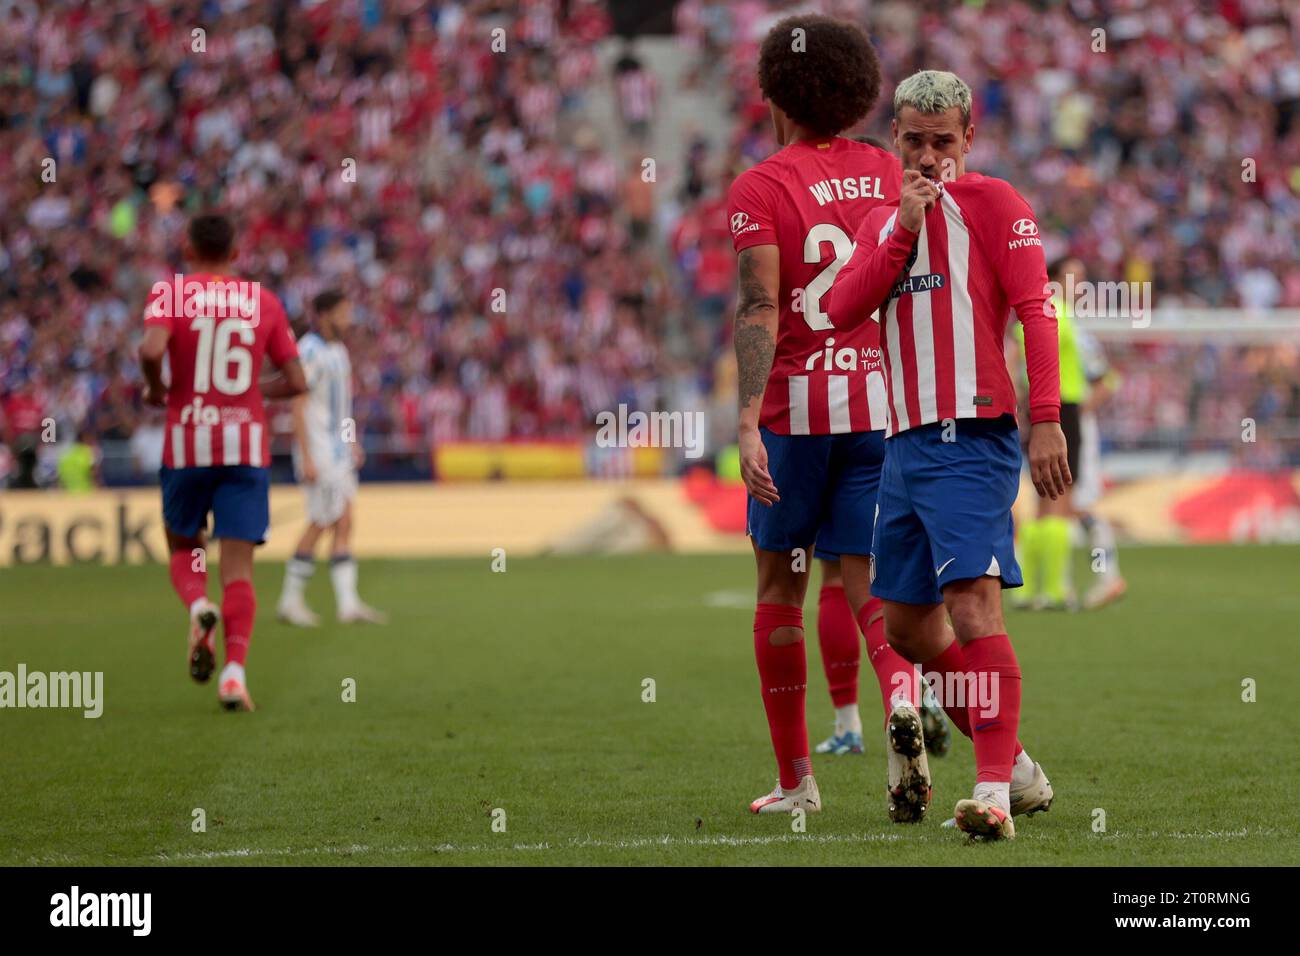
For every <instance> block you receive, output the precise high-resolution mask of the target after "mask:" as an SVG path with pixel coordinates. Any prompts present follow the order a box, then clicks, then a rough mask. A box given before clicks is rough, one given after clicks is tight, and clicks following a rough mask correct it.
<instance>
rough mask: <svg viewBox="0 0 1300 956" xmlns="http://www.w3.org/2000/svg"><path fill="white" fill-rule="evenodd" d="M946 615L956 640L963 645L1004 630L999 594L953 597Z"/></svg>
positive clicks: (984, 593) (978, 593)
mask: <svg viewBox="0 0 1300 956" xmlns="http://www.w3.org/2000/svg"><path fill="white" fill-rule="evenodd" d="M948 613H949V615H950V616H951V617H952V629H953V631H954V632H955V633H956V635H957V640H959V641H962V642H963V643H964V642H966V641H973V640H975V639H976V638H978V637H987V636H988V635H990V634H1000V633H1002V631H1003V630H1005V628H1004V627H1003V625H1002V603H1001V595H1000V594H997V595H991V594H990V593H986V592H983V591H980V592H970V593H963V594H957V595H954V596H953V597H952V599H951V600H949V602H948Z"/></svg>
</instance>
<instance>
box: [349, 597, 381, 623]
mask: <svg viewBox="0 0 1300 956" xmlns="http://www.w3.org/2000/svg"><path fill="white" fill-rule="evenodd" d="M339 621H340V622H341V623H343V624H387V623H388V615H387V614H385V613H384V612H383V611H379V610H376V609H375V608H373V607H371V606H370V605H369V604H366V603H365V602H363V601H357V602H356V603H355V604H350V605H348V606H347V607H344V608H340V609H339Z"/></svg>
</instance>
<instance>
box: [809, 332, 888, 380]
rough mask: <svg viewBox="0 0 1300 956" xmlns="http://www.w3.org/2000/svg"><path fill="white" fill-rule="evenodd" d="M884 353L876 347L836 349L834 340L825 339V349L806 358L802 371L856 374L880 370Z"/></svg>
mask: <svg viewBox="0 0 1300 956" xmlns="http://www.w3.org/2000/svg"><path fill="white" fill-rule="evenodd" d="M883 357H884V353H882V352H881V351H880V349H879V348H878V347H877V346H869V347H867V348H863V349H858V348H852V347H849V346H846V347H844V348H839V349H837V348H836V347H835V340H834V339H827V340H826V346H825V348H822V349H819V350H818V351H816V352H813V353H812V355H809V356H808V360H807V361H806V362H804V366H803V367H804V371H807V372H816V371H818V370H819V369H820V370H821V371H823V372H857V371H870V370H871V369H873V368H874V369H878V368H881V364H880V363H881V360H882V358H883Z"/></svg>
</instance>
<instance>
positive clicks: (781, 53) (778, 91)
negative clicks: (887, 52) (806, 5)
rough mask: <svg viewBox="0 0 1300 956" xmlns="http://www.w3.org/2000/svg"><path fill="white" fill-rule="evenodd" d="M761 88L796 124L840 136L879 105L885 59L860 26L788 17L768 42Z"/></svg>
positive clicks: (760, 59) (762, 61)
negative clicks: (879, 56) (879, 55)
mask: <svg viewBox="0 0 1300 956" xmlns="http://www.w3.org/2000/svg"><path fill="white" fill-rule="evenodd" d="M796 29H799V30H803V31H804V32H803V34H802V36H798V35H796V34H795V33H794V31H795V30H796ZM796 40H800V41H801V42H799V43H796ZM758 85H759V87H761V88H762V90H763V95H764V96H765V97H767V98H768V99H769V100H771V101H772V102H773V103H775V104H776V105H777V106H779V107H780V108H781V109H782V110H783V111H784V112H785V114H786V115H787V116H788V117H790V119H791V120H793V121H794V122H796V123H798V124H799V125H800V126H803V127H805V128H807V129H809V130H811V131H812V132H813V133H815V134H817V135H818V136H834V135H835V134H836V133H839V132H841V131H843V130H846V129H848V128H849V127H850V126H852V125H853V124H854V123H856V122H857V121H858V120H860V119H862V117H864V116H866V115H867V113H868V112H869V111H870V110H871V108H872V107H873V106H875V105H876V99H877V97H879V96H880V60H879V58H877V56H876V50H875V48H874V47H873V46H872V45H871V41H870V40H868V39H867V35H866V34H865V33H864V32H863V31H862V28H861V27H859V26H858V25H857V24H856V23H849V22H848V21H846V20H833V19H831V18H830V17H825V16H821V15H820V14H809V15H805V16H794V17H786V18H785V19H784V20H782V21H781V22H780V23H778V24H776V26H774V27H772V29H771V30H769V31H768V33H767V36H766V37H765V38H764V39H763V48H762V50H761V51H760V52H759V55H758Z"/></svg>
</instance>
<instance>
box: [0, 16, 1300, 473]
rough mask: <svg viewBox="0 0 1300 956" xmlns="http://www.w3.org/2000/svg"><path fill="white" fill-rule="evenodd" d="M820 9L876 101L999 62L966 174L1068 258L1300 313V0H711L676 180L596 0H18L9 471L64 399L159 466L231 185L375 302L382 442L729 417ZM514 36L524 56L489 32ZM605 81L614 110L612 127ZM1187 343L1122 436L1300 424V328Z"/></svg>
mask: <svg viewBox="0 0 1300 956" xmlns="http://www.w3.org/2000/svg"><path fill="white" fill-rule="evenodd" d="M811 7H818V8H820V9H822V10H824V11H825V12H829V13H835V14H838V15H842V16H846V17H850V18H854V19H858V20H859V21H861V22H863V23H864V24H865V25H866V26H867V27H868V29H869V31H870V32H871V35H872V36H873V38H874V39H875V41H876V42H877V45H878V47H879V49H880V52H881V57H882V61H883V66H884V71H885V76H886V81H887V82H886V88H885V91H884V95H883V97H882V99H885V100H887V98H888V96H889V94H890V92H891V91H892V84H893V82H894V81H895V80H896V79H898V78H900V77H902V76H905V75H907V74H909V73H911V72H913V71H914V70H917V69H921V68H924V67H943V68H948V69H952V70H954V71H955V72H957V73H959V74H960V75H962V76H963V77H964V78H965V79H967V81H969V82H970V83H971V85H972V87H973V88H974V90H975V93H976V99H977V115H976V123H977V141H976V149H975V153H974V155H973V158H972V166H973V167H974V168H976V169H979V170H980V171H982V172H986V173H989V174H991V175H995V176H1001V177H1004V178H1006V179H1008V180H1010V181H1011V182H1013V183H1014V184H1016V185H1017V186H1018V187H1019V188H1020V189H1021V191H1022V192H1023V193H1024V194H1025V196H1026V197H1027V198H1028V199H1029V201H1030V202H1031V203H1032V204H1033V206H1034V208H1035V210H1036V212H1037V213H1038V215H1039V217H1040V220H1041V222H1042V224H1043V227H1044V234H1045V242H1046V245H1047V251H1048V256H1049V258H1051V257H1052V256H1053V255H1057V254H1062V253H1064V252H1065V251H1066V250H1067V249H1068V250H1069V251H1071V252H1073V253H1074V254H1076V255H1078V256H1080V257H1081V258H1082V259H1083V260H1084V261H1085V262H1086V263H1087V265H1088V267H1089V273H1090V276H1092V277H1094V278H1104V279H1124V280H1130V281H1150V282H1151V283H1153V288H1154V294H1155V299H1156V304H1157V305H1159V306H1170V305H1180V304H1181V305H1185V306H1189V307H1195V306H1208V307H1244V308H1260V309H1266V308H1274V307H1283V306H1285V307H1300V57H1298V56H1297V53H1296V50H1297V48H1300V5H1297V4H1295V3H1289V2H1287V0H1218V2H1210V0H1199V2H1198V0H1160V2H1155V0H1070V2H1062V3H1049V2H1034V3H1030V2H1011V3H987V4H986V3H969V4H966V5H956V4H951V3H947V2H939V0H925V2H916V0H906V2H904V0H896V2H883V3H867V2H863V0H846V2H835V0H828V2H825V3H820V4H816V3H802V4H793V3H778V2H773V3H767V2H762V0H738V2H728V3H722V2H708V0H683V2H681V3H679V4H678V5H677V7H676V10H675V13H674V18H675V19H674V22H675V26H676V31H677V38H676V42H677V43H678V44H680V46H681V47H682V48H683V49H684V50H686V51H688V53H687V55H688V56H689V58H690V60H691V68H690V69H689V70H688V71H687V73H686V74H685V78H684V80H682V82H683V83H684V84H686V85H687V86H689V87H694V88H697V89H711V90H717V91H718V92H719V95H722V96H725V97H726V98H727V100H728V115H729V116H730V117H731V122H732V123H733V128H732V130H731V133H730V135H729V137H728V139H727V144H728V145H727V147H726V149H725V150H723V151H716V150H710V148H709V146H708V144H707V142H706V140H704V139H703V138H700V139H695V140H688V143H687V147H686V152H685V155H681V156H667V157H661V158H659V161H660V162H662V163H665V164H672V165H674V166H675V167H676V168H677V170H678V172H679V175H677V176H676V177H675V178H674V183H675V186H674V189H673V194H672V195H664V194H661V193H660V192H658V191H657V185H656V184H655V183H649V182H646V181H645V180H644V179H643V176H642V169H643V165H642V160H643V157H645V156H647V155H654V154H653V151H652V149H651V147H652V146H653V144H654V142H655V141H656V121H657V119H658V118H659V116H658V114H659V112H660V111H661V110H662V108H663V104H664V102H665V101H667V100H669V99H670V98H672V97H673V96H674V94H675V93H676V92H677V91H675V90H674V89H671V88H665V84H664V83H663V81H662V78H660V77H657V76H656V75H654V73H653V70H652V69H651V68H650V67H648V66H647V64H646V63H645V62H643V61H642V60H641V59H639V58H638V57H637V55H636V54H635V52H634V51H635V47H634V46H626V47H623V48H622V50H623V52H622V53H621V54H619V55H618V56H617V57H616V58H606V59H605V60H602V59H601V57H600V56H598V54H597V44H598V42H599V41H601V40H603V39H605V38H607V37H608V36H609V34H610V30H611V20H610V18H609V15H608V13H607V11H606V9H605V6H604V4H603V3H601V2H599V0H518V2H503V0H464V2H449V3H429V2H424V0H390V2H379V0H373V2H363V0H323V2H315V3H309V2H289V0H286V2H274V0H172V2H166V3H160V4H139V3H135V2H131V0H95V2H89V0H42V2H39V3H35V2H31V0H12V2H7V3H4V4H0V64H2V65H0V104H2V105H0V209H3V210H4V216H3V219H2V220H0V439H3V443H2V444H0V484H2V483H4V482H5V481H6V480H7V481H8V483H10V484H15V483H21V484H26V483H31V482H33V481H35V482H37V483H53V482H55V481H57V473H58V462H57V454H56V451H55V449H54V448H53V447H51V446H49V445H48V444H46V443H43V442H41V441H40V433H41V431H42V429H43V423H45V422H47V421H48V420H50V419H53V420H54V421H55V422H56V423H57V429H58V434H59V436H60V438H61V439H62V438H66V436H69V435H72V434H80V435H82V436H83V437H84V442H83V443H82V444H83V445H85V446H87V447H90V448H92V449H93V448H94V447H96V446H98V445H102V444H105V443H118V444H116V446H115V447H118V448H127V449H129V450H130V458H129V459H127V460H128V461H129V462H130V465H129V466H128V468H127V472H131V473H134V474H138V475H144V474H149V473H151V472H152V471H153V470H154V469H155V468H156V461H157V456H158V454H159V450H160V448H161V419H160V415H159V413H156V412H154V411H152V410H149V409H146V408H145V407H144V406H143V405H142V402H141V388H140V383H139V380H138V374H137V372H136V366H135V357H134V341H135V337H136V335H137V334H138V329H139V321H138V320H139V312H140V308H141V304H142V303H143V301H144V298H145V294H146V293H147V290H148V288H149V286H150V285H151V284H152V283H153V282H154V281H156V280H158V279H160V278H164V277H168V276H170V275H171V274H172V272H174V271H178V270H179V269H180V267H181V263H180V261H179V249H180V237H181V235H182V232H183V228H184V223H185V220H186V217H187V216H188V215H189V214H190V213H192V212H193V211H195V210H197V209H199V208H203V207H207V206H218V207H220V208H223V209H225V210H228V211H230V212H232V213H234V214H235V216H236V218H237V221H238V222H239V224H240V226H241V241H240V270H241V273H242V274H244V275H246V276H248V277H249V278H254V279H258V280H260V281H262V282H263V283H264V284H266V285H268V286H270V287H271V288H272V289H273V290H275V291H276V292H277V293H278V294H279V295H280V296H281V298H282V299H283V300H284V302H285V304H286V306H287V308H288V309H289V312H290V315H291V316H292V317H294V318H295V319H297V320H299V321H303V320H305V319H306V318H307V316H306V315H305V306H306V303H308V302H309V301H310V299H311V297H312V296H313V295H314V294H315V293H316V292H317V291H319V290H320V289H322V288H324V287H325V286H327V285H328V286H339V287H342V288H344V289H345V290H347V291H348V292H349V293H350V294H351V295H352V296H353V297H354V299H355V301H356V303H357V307H358V319H359V325H360V332H359V334H358V335H357V336H356V337H355V339H354V340H353V341H352V342H351V343H350V344H351V346H352V349H353V367H354V369H355V372H356V389H357V397H356V402H355V409H356V413H357V417H358V420H359V424H360V427H361V428H362V430H363V431H364V433H365V434H366V436H367V442H368V444H372V445H374V446H376V447H378V446H382V447H384V448H388V449H395V450H397V451H398V452H405V453H409V455H410V457H411V460H417V459H422V460H424V461H426V462H427V459H428V449H429V447H430V446H432V445H435V444H438V443H441V442H447V441H453V440H457V439H463V438H475V439H498V438H507V437H511V438H517V437H530V436H532V437H575V436H582V435H584V434H586V433H588V432H589V431H590V430H591V427H592V422H593V419H594V416H595V414H596V413H597V412H598V411H601V410H605V409H610V408H613V407H615V406H616V405H617V404H619V403H620V402H623V403H627V404H628V405H629V406H630V407H634V408H641V409H654V408H679V409H680V408H697V407H711V408H718V409H723V408H729V407H730V406H731V404H732V403H733V402H734V380H733V377H732V374H731V370H730V368H729V362H730V359H729V356H728V352H729V342H728V328H727V327H728V324H729V323H728V322H727V321H726V316H727V314H728V309H729V307H730V304H731V298H732V290H733V286H734V256H733V254H732V252H731V248H730V243H729V239H728V235H727V230H726V222H725V212H724V210H725V206H724V191H725V187H726V184H727V183H728V182H729V181H730V179H731V178H732V176H734V174H735V173H736V172H738V171H739V170H740V169H742V168H744V166H745V165H747V164H749V163H752V162H754V161H757V160H759V159H761V158H763V157H765V156H766V155H768V154H769V153H770V152H771V151H772V148H773V144H772V140H771V132H770V127H769V122H768V119H767V112H766V107H765V106H764V105H763V103H762V100H761V97H760V95H759V93H758V90H757V88H756V83H755V80H754V63H755V60H756V54H757V49H758V43H759V40H760V39H761V37H762V35H763V33H764V32H765V31H766V29H767V28H768V27H769V26H770V24H771V23H772V22H773V21H774V20H775V19H776V18H777V17H779V16H782V15H785V14H786V13H789V12H792V11H794V10H796V9H800V10H806V9H809V8H811ZM498 27H499V28H500V29H501V30H502V31H503V33H502V34H501V36H503V37H504V38H505V42H506V44H507V49H508V51H509V52H508V55H500V54H499V53H498V52H494V51H493V49H492V47H491V40H492V37H493V33H492V31H493V30H494V28H498ZM196 28H201V30H202V34H201V35H199V34H195V33H194V31H195V29H196ZM1096 29H1101V30H1103V31H1104V32H1103V34H1102V35H1101V37H1102V41H1103V42H1104V44H1105V49H1104V52H1102V51H1098V50H1097V49H1096V47H1097V43H1098V35H1097V34H1096V33H1094V31H1095V30H1096ZM196 37H197V39H196ZM200 42H201V44H202V46H203V50H202V52H196V51H195V45H196V43H200ZM600 89H603V90H606V91H608V95H609V96H610V97H612V98H613V101H614V102H615V104H616V105H617V107H618V111H619V114H620V116H621V120H622V124H623V129H622V136H621V137H620V138H610V137H604V136H601V135H599V134H598V132H597V131H596V130H595V129H594V128H593V126H592V124H591V122H590V121H589V115H588V114H589V110H590V108H591V105H592V100H593V96H594V95H595V94H594V91H596V90H600ZM888 116H889V109H888V104H887V102H882V104H881V106H880V107H879V108H878V109H877V110H876V111H875V113H873V115H872V117H871V119H870V120H869V122H868V124H867V126H866V128H864V129H863V130H861V131H859V132H861V133H863V134H868V135H874V136H876V137H880V138H885V137H886V136H887V127H888ZM49 159H52V160H54V163H53V164H52V165H51V164H49V163H48V162H46V161H47V160H49ZM1246 159H1249V160H1252V161H1253V166H1252V173H1253V175H1250V176H1247V177H1245V178H1243V176H1242V170H1243V165H1242V164H1243V160H1246ZM353 170H354V171H355V174H354V175H352V171H353ZM496 290H502V291H501V292H497V291H496ZM1162 348H1163V347H1162V346H1160V345H1155V344H1151V345H1146V344H1128V345H1124V346H1123V347H1122V348H1120V349H1118V350H1116V351H1115V352H1113V353H1112V358H1113V360H1114V364H1115V365H1116V366H1117V368H1118V371H1119V382H1120V385H1119V390H1118V392H1117V393H1116V394H1115V395H1114V396H1113V397H1112V398H1111V399H1110V403H1109V405H1108V408H1107V410H1106V412H1105V416H1104V423H1105V424H1104V426H1103V427H1104V428H1105V429H1106V431H1107V434H1108V436H1109V437H1110V439H1111V440H1112V441H1113V442H1115V443H1117V444H1118V445H1120V446H1121V447H1125V446H1133V447H1138V446H1141V445H1142V443H1143V442H1146V441H1150V440H1153V439H1159V440H1168V439H1172V440H1174V441H1182V442H1185V443H1187V444H1188V445H1189V446H1195V445H1196V444H1197V443H1198V442H1199V443H1201V444H1202V445H1207V447H1209V446H1213V445H1214V444H1215V443H1216V442H1220V441H1221V442H1227V441H1229V440H1230V439H1231V438H1232V437H1233V434H1234V432H1232V431H1229V432H1228V433H1227V434H1224V433H1223V428H1224V427H1225V426H1224V423H1228V424H1232V423H1234V422H1236V421H1238V420H1239V419H1240V418H1241V417H1242V416H1245V415H1253V416H1255V417H1257V418H1258V419H1259V420H1260V422H1261V428H1263V427H1264V425H1265V423H1267V422H1269V421H1278V422H1283V421H1290V422H1292V423H1294V422H1296V421H1297V420H1300V347H1298V346H1297V345H1296V343H1295V342H1294V341H1293V342H1292V343H1291V344H1290V345H1289V346H1279V345H1277V344H1267V345H1254V346H1251V345H1234V344H1220V345H1212V344H1206V345H1203V346H1200V347H1198V348H1195V349H1190V350H1188V349H1181V350H1177V351H1176V354H1174V353H1162V352H1161V349H1162ZM1224 383H1229V384H1230V386H1231V387H1230V388H1225V385H1224ZM722 417H723V425H724V427H721V428H719V429H718V432H717V433H716V434H715V438H721V439H725V437H726V431H727V428H726V427H725V413H723V416H722ZM1207 443H1208V444H1207ZM1296 447H1300V445H1298V446H1296ZM1291 464H1300V461H1293V462H1291ZM127 472H122V473H121V474H117V475H115V477H116V478H118V479H121V478H123V477H130V475H129V474H127Z"/></svg>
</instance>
